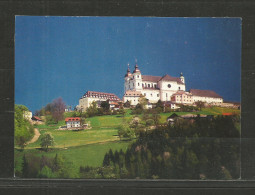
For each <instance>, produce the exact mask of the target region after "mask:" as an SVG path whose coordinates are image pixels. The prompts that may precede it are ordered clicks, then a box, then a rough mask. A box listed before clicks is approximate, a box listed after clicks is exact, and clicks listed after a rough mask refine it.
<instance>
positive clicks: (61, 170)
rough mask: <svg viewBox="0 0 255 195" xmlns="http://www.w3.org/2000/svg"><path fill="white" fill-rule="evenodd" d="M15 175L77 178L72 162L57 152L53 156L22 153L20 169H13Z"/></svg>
mask: <svg viewBox="0 0 255 195" xmlns="http://www.w3.org/2000/svg"><path fill="white" fill-rule="evenodd" d="M15 175H16V176H17V177H23V178H79V174H78V172H77V170H76V169H75V167H74V166H73V164H72V162H69V161H68V160H67V159H65V158H64V157H63V156H61V155H58V154H56V155H55V157H53V158H52V157H46V156H44V155H43V156H41V157H39V156H36V155H33V154H24V156H23V158H22V167H21V170H15Z"/></svg>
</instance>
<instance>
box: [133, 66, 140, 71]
mask: <svg viewBox="0 0 255 195" xmlns="http://www.w3.org/2000/svg"><path fill="white" fill-rule="evenodd" d="M137 72H140V70H139V69H138V65H137V64H135V70H134V71H133V73H137Z"/></svg>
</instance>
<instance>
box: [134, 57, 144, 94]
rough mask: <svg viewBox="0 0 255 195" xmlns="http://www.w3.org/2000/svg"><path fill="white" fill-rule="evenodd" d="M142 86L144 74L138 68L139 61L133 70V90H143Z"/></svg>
mask: <svg viewBox="0 0 255 195" xmlns="http://www.w3.org/2000/svg"><path fill="white" fill-rule="evenodd" d="M142 89H143V88H142V75H141V71H140V70H139V68H138V65H137V61H136V64H135V69H134V71H133V90H135V91H141V90H142Z"/></svg>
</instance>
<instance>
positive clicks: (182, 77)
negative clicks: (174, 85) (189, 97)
mask: <svg viewBox="0 0 255 195" xmlns="http://www.w3.org/2000/svg"><path fill="white" fill-rule="evenodd" d="M180 79H181V81H182V82H183V83H184V84H185V79H184V76H183V74H182V72H181V74H180Z"/></svg>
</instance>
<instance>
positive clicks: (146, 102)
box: [138, 95, 148, 109]
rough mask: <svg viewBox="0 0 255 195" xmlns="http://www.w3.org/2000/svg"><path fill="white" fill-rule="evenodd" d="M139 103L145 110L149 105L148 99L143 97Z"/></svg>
mask: <svg viewBox="0 0 255 195" xmlns="http://www.w3.org/2000/svg"><path fill="white" fill-rule="evenodd" d="M138 102H139V104H140V105H141V107H142V109H145V106H146V105H147V104H148V99H146V98H145V97H144V96H143V95H141V96H140V98H139V99H138Z"/></svg>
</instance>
